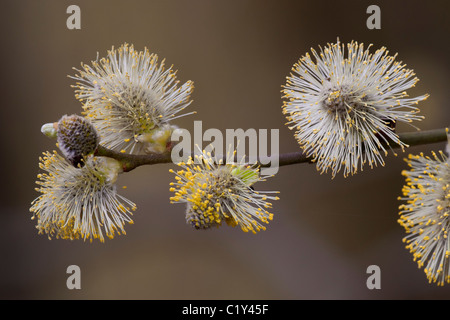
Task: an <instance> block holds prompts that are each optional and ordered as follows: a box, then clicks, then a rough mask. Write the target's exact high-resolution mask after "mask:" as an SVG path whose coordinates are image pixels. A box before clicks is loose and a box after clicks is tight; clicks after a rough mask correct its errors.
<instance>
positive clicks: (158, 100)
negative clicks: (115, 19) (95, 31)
mask: <svg viewBox="0 0 450 320" xmlns="http://www.w3.org/2000/svg"><path fill="white" fill-rule="evenodd" d="M82 67H83V68H82V70H77V71H78V72H79V75H76V76H74V77H72V78H73V79H76V80H77V81H78V82H77V84H76V85H75V86H74V87H75V88H77V89H76V90H75V91H76V97H77V98H78V99H79V100H80V101H83V102H84V110H85V114H86V116H87V117H88V118H89V119H91V120H92V122H93V124H94V125H95V127H96V128H97V130H98V132H99V134H100V136H101V139H102V144H103V145H105V146H106V147H108V148H111V149H114V150H117V151H121V150H124V151H126V152H129V153H135V154H138V153H146V152H159V151H158V150H160V149H161V146H162V144H161V145H157V146H156V147H154V146H153V145H152V142H149V141H146V140H145V139H144V141H143V140H142V139H138V137H140V136H142V135H148V134H150V135H152V134H153V133H154V131H155V130H158V129H159V128H161V127H163V126H165V125H167V124H169V122H170V121H172V120H174V119H176V118H178V117H181V116H184V115H187V114H190V113H187V114H179V113H180V111H182V110H183V109H185V108H186V107H187V106H188V105H189V104H190V103H191V100H190V95H191V93H192V91H193V88H194V86H193V83H192V81H187V82H186V83H184V84H183V85H181V86H179V81H178V80H176V71H173V69H172V67H170V68H165V65H164V60H163V61H162V62H161V63H160V64H158V57H157V56H156V55H155V54H150V53H149V51H148V50H147V49H145V50H144V51H140V52H138V51H136V50H135V49H134V47H133V46H129V45H128V44H124V45H122V46H121V47H119V48H118V49H114V48H113V49H112V50H110V51H108V56H107V58H102V59H100V60H97V61H93V62H92V65H91V66H90V65H85V64H82ZM164 151H166V150H163V152H164Z"/></svg>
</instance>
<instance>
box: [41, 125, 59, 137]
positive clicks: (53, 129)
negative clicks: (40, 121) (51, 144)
mask: <svg viewBox="0 0 450 320" xmlns="http://www.w3.org/2000/svg"><path fill="white" fill-rule="evenodd" d="M41 132H42V133H43V134H45V135H46V136H47V137H49V138H56V135H57V123H46V124H44V125H43V126H42V127H41Z"/></svg>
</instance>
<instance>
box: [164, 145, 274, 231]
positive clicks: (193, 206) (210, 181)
mask: <svg viewBox="0 0 450 320" xmlns="http://www.w3.org/2000/svg"><path fill="white" fill-rule="evenodd" d="M196 160H197V161H196V162H194V161H193V160H192V158H190V159H189V160H188V161H187V162H186V163H179V164H178V165H179V166H180V167H182V170H179V171H177V172H175V171H173V170H171V172H173V173H175V174H176V176H175V179H176V182H175V183H171V186H172V187H171V188H170V191H172V192H174V193H175V195H174V196H173V197H171V199H170V200H171V202H172V203H176V202H181V203H186V204H187V210H186V220H187V222H188V223H189V224H191V225H192V226H193V227H195V228H196V229H208V228H211V227H213V226H216V227H218V226H220V225H221V224H222V222H224V221H225V222H226V223H227V224H228V225H230V226H237V225H239V226H240V227H241V229H242V230H244V231H252V232H253V233H256V232H257V231H260V230H265V226H264V225H263V224H265V223H268V222H269V220H272V217H273V215H272V214H271V213H269V212H268V211H267V209H268V208H271V207H272V205H271V204H270V203H269V202H268V201H267V200H277V199H278V197H273V196H269V195H267V193H270V192H257V191H254V189H253V188H252V185H253V184H254V183H256V182H258V181H263V180H264V179H263V178H261V177H260V175H259V170H258V168H255V167H253V166H249V165H246V164H244V163H231V162H228V161H227V163H226V164H222V163H221V162H217V161H216V159H213V158H211V155H210V154H206V153H205V152H203V154H202V155H201V156H197V158H196Z"/></svg>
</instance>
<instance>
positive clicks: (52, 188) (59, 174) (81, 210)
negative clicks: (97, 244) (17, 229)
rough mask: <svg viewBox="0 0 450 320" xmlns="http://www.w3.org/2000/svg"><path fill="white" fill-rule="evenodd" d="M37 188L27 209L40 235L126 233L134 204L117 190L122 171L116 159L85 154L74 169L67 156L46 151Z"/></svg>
mask: <svg viewBox="0 0 450 320" xmlns="http://www.w3.org/2000/svg"><path fill="white" fill-rule="evenodd" d="M39 167H40V168H41V169H42V170H43V173H40V174H39V175H38V179H39V180H38V181H37V182H36V183H37V184H38V186H39V187H38V188H37V191H39V192H40V193H41V195H40V196H39V197H38V198H36V199H35V200H34V201H33V202H32V206H31V208H30V211H31V212H33V219H34V218H37V226H36V227H37V229H38V230H39V233H40V234H47V235H48V237H49V238H52V237H56V238H62V239H71V240H73V239H80V238H82V239H90V240H91V241H92V239H99V240H100V241H102V242H103V241H104V239H105V236H106V237H108V238H113V237H114V236H115V234H121V233H123V234H125V229H124V226H125V223H126V222H128V223H132V222H133V221H132V220H131V218H130V216H131V214H132V213H131V211H134V210H135V209H136V205H135V204H134V203H132V202H131V201H129V200H127V199H125V198H124V197H122V196H120V195H119V194H117V193H116V186H115V184H114V183H115V181H116V178H117V175H118V174H119V173H120V172H121V166H120V164H119V163H118V161H116V160H114V159H110V158H105V157H93V156H90V157H87V158H86V162H85V166H83V167H78V168H75V167H73V166H72V165H71V164H70V163H69V162H68V161H66V159H64V158H63V157H61V156H59V155H58V154H57V153H56V152H54V153H53V154H51V153H49V152H47V153H44V156H43V157H41V158H40V164H39Z"/></svg>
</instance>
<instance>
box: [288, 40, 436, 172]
mask: <svg viewBox="0 0 450 320" xmlns="http://www.w3.org/2000/svg"><path fill="white" fill-rule="evenodd" d="M369 48H370V46H369ZM311 52H312V56H311V55H310V54H308V53H307V54H306V55H305V56H304V57H302V58H301V59H300V60H299V62H298V63H296V64H295V65H294V67H293V69H292V71H293V73H292V74H291V75H290V76H289V77H287V80H286V85H285V86H284V90H283V92H284V96H283V97H284V98H286V99H287V100H286V101H284V104H283V114H285V115H286V117H287V119H288V121H289V122H288V124H289V128H290V129H291V130H295V131H296V133H295V136H296V138H297V140H298V142H299V145H300V147H301V148H302V149H303V151H304V152H305V153H306V154H307V155H308V156H311V157H313V160H314V161H315V162H316V163H317V169H318V170H319V171H320V172H321V173H324V172H327V171H328V170H331V171H332V176H333V177H334V176H335V175H336V173H337V172H339V171H340V170H341V169H343V171H344V176H347V175H348V174H354V173H356V172H357V169H358V168H359V167H360V168H361V170H362V168H363V166H364V165H365V164H368V165H369V166H370V167H373V166H376V165H377V164H381V165H384V159H383V156H385V155H386V153H387V151H386V148H387V147H386V146H388V147H389V148H391V147H390V143H391V142H394V143H396V144H399V145H400V146H401V147H402V148H404V147H406V145H405V144H404V143H402V142H401V141H400V140H399V138H398V136H397V134H395V132H394V130H393V127H394V124H395V123H397V122H407V123H410V122H412V121H413V120H421V119H422V117H420V116H418V115H417V113H418V112H419V109H418V108H417V107H416V104H417V103H418V102H419V101H421V100H425V99H426V98H427V97H428V95H423V96H419V97H416V98H410V97H408V94H407V93H406V90H407V89H409V88H411V87H412V86H414V85H415V83H416V82H417V81H418V79H417V78H416V77H414V73H413V72H412V71H411V70H407V69H405V65H402V64H401V63H399V62H396V61H395V56H389V55H388V51H387V50H386V49H385V48H381V49H380V50H377V51H375V53H370V52H369V49H368V48H367V49H364V46H363V45H362V44H358V43H356V42H351V43H350V44H348V45H347V50H345V46H344V45H343V44H341V43H340V42H338V43H337V44H329V45H328V46H327V47H325V48H323V49H322V48H321V51H320V53H318V52H316V51H315V50H314V49H311ZM313 59H314V60H313ZM391 149H392V148H391ZM394 154H395V153H394Z"/></svg>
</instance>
